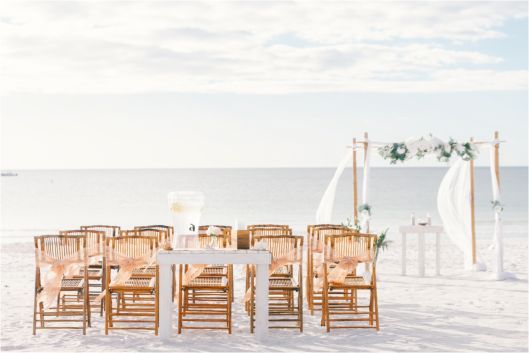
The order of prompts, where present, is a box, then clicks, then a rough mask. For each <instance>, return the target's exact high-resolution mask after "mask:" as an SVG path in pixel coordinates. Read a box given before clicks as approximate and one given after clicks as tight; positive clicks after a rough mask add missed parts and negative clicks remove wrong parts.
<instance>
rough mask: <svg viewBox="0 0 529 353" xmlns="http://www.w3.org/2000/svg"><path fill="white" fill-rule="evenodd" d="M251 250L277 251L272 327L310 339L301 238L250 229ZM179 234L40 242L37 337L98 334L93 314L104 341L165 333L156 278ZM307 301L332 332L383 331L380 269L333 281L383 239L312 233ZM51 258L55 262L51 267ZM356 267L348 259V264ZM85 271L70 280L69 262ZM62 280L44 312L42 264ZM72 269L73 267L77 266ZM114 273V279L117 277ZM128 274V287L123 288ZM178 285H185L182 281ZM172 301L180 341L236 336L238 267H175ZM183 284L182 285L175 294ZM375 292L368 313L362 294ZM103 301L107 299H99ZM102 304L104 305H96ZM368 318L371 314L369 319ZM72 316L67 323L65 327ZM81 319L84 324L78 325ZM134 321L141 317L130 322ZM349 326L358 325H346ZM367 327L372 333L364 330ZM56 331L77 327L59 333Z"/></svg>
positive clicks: (150, 229)
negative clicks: (121, 332)
mask: <svg viewBox="0 0 529 353" xmlns="http://www.w3.org/2000/svg"><path fill="white" fill-rule="evenodd" d="M217 227H218V228H220V229H221V231H222V232H221V234H220V235H219V236H218V237H216V241H217V243H218V244H217V246H218V247H221V248H225V247H230V246H232V234H231V233H232V232H231V227H229V226H217ZM207 228H208V226H201V227H200V229H199V233H201V234H200V235H199V243H200V246H203V247H205V246H208V245H210V244H209V243H210V237H209V236H207V235H205V234H204V232H205V231H206V230H207ZM248 232H249V237H250V241H249V243H250V244H251V246H256V244H258V243H261V244H264V245H265V246H266V248H267V249H268V250H269V251H270V252H271V254H272V258H273V260H274V262H273V263H274V264H275V267H273V268H271V273H270V276H269V313H270V328H294V329H298V330H299V331H300V332H302V331H303V293H304V291H303V278H304V276H303V266H302V264H303V245H304V239H305V237H303V236H296V235H292V229H291V228H290V227H289V226H287V225H270V224H266V225H252V226H248ZM172 237H173V230H172V227H169V226H164V225H152V226H141V227H135V228H134V229H132V230H121V229H120V227H117V226H102V225H97V226H83V227H81V229H80V230H70V231H61V232H60V235H58V236H38V237H35V248H36V254H37V266H36V279H35V303H34V304H35V305H34V317H33V322H34V323H33V333H34V334H35V332H36V329H41V328H52V327H51V326H46V324H47V323H52V322H53V323H65V322H81V323H82V325H81V327H75V328H82V330H83V333H86V327H87V326H88V327H89V326H91V308H97V309H98V311H99V312H100V314H101V315H103V313H104V314H105V333H106V334H108V332H109V330H113V329H149V330H153V331H154V332H155V334H157V333H158V288H159V285H158V284H159V274H158V266H157V265H156V262H155V260H154V259H155V255H156V252H157V250H158V248H159V247H160V246H162V245H163V244H165V243H167V242H171V241H172ZM307 242H308V244H307V260H306V261H307V262H306V263H307V271H306V277H305V278H306V298H307V304H308V309H309V310H310V313H311V315H314V312H315V311H321V313H322V316H321V324H322V326H326V328H327V331H330V330H331V328H345V327H373V328H376V329H377V330H378V328H379V320H378V302H377V292H376V269H375V264H373V263H371V264H370V266H371V268H370V270H369V273H370V278H368V281H366V280H365V278H364V277H365V276H364V277H362V276H360V275H357V273H356V266H354V268H353V267H350V266H349V267H348V270H347V271H348V273H347V275H346V276H345V280H344V281H340V283H334V282H332V281H329V275H330V274H331V277H332V273H333V271H334V269H335V268H337V267H338V268H340V267H343V266H344V264H347V263H348V262H347V261H350V259H351V258H357V259H358V258H359V257H361V256H362V255H366V254H372V253H373V250H374V249H375V244H376V236H375V235H371V234H359V233H355V232H352V231H351V230H349V229H348V228H346V227H343V226H337V225H312V226H309V227H308V229H307ZM50 259H51V260H50ZM348 259H349V260H348ZM74 260H77V266H78V267H79V268H80V270H79V271H77V272H76V273H75V274H74V275H73V276H72V275H68V273H67V272H68V271H66V272H65V271H64V270H65V268H67V267H68V266H64V264H65V263H66V264H68V262H72V263H75V261H74ZM42 264H48V265H51V266H52V269H53V268H54V266H55V267H56V268H55V269H56V270H57V268H59V267H60V266H63V272H60V274H61V276H62V279H61V282H60V290H59V294H60V295H58V296H57V298H56V301H55V302H54V306H50V305H45V302H44V300H41V299H42V298H41V296H42V297H44V298H45V297H46V296H45V295H43V294H46V290H45V288H44V283H43V281H42V279H41V265H42ZM70 267H72V266H70ZM116 272H117V275H116ZM124 273H127V275H126V276H125V277H126V278H125V279H124V280H123V278H122V280H120V276H122V277H123V275H124ZM176 277H178V281H177V280H176ZM172 280H173V297H174V299H175V300H177V301H178V332H179V333H181V332H182V330H184V329H223V330H227V331H228V332H229V333H231V331H232V319H231V316H232V310H231V309H232V303H233V301H234V296H233V266H232V265H230V264H209V265H204V266H201V267H198V268H197V266H196V265H195V266H186V265H182V266H180V267H179V269H176V267H173V279H172ZM255 280H256V274H255V268H253V267H252V266H247V267H246V297H245V308H246V311H247V313H248V315H249V317H250V330H251V332H253V330H254V316H255ZM177 283H178V285H177ZM363 290H366V291H368V293H369V295H368V301H367V304H365V305H361V304H362V303H360V298H359V295H358V292H359V291H363ZM102 298H103V300H102ZM99 301H101V303H100V304H99V303H98V302H99ZM366 309H367V310H366ZM65 317H66V318H65ZM74 317H77V318H74ZM133 317H134V318H135V319H134V320H133ZM345 321H349V322H353V323H355V324H354V325H352V324H351V325H345V326H344V325H340V324H339V323H343V322H345ZM359 321H367V322H368V324H367V325H358V324H357V323H358V322H359ZM58 328H74V327H71V326H58Z"/></svg>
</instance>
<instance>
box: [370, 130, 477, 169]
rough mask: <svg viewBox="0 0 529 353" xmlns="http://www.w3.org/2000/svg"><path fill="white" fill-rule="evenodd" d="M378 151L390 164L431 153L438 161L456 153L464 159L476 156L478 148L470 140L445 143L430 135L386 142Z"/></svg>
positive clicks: (452, 140)
mask: <svg viewBox="0 0 529 353" xmlns="http://www.w3.org/2000/svg"><path fill="white" fill-rule="evenodd" d="M378 153H379V154H380V156H381V157H382V158H384V159H389V162H390V163H391V164H396V163H397V162H399V161H400V162H404V161H406V160H409V159H412V158H414V157H415V158H417V159H421V158H424V157H425V156H426V155H427V154H433V155H435V156H436V157H437V160H439V161H440V162H448V161H449V160H450V158H452V156H454V155H457V156H459V157H461V158H462V159H463V160H465V161H470V160H473V159H475V158H476V155H477V153H478V150H477V149H475V148H474V147H473V146H472V144H471V143H470V142H464V143H458V142H456V141H455V140H454V139H452V138H450V140H449V141H448V142H447V143H445V142H443V141H442V140H440V139H438V138H437V137H435V136H433V135H430V136H429V137H428V138H424V137H420V138H411V139H408V140H406V141H405V142H394V143H388V144H387V145H384V146H382V147H379V148H378Z"/></svg>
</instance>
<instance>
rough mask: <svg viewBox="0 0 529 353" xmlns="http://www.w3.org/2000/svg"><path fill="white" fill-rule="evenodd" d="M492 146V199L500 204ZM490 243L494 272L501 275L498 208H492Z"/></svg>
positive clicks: (492, 145)
mask: <svg viewBox="0 0 529 353" xmlns="http://www.w3.org/2000/svg"><path fill="white" fill-rule="evenodd" d="M494 147H495V144H494V143H493V144H491V145H490V176H491V179H492V200H493V201H497V202H499V203H500V204H501V192H500V185H499V182H498V178H497V177H496V175H497V171H496V153H495V148H494ZM499 207H501V206H499ZM492 244H493V247H494V251H495V255H496V256H495V264H494V272H495V273H496V274H497V275H498V276H501V274H502V273H503V234H502V224H501V210H499V209H498V210H497V209H495V210H494V237H493V242H492Z"/></svg>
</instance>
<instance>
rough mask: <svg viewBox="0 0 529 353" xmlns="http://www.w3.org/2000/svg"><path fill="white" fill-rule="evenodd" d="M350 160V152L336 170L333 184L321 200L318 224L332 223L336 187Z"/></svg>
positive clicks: (317, 216) (317, 217)
mask: <svg viewBox="0 0 529 353" xmlns="http://www.w3.org/2000/svg"><path fill="white" fill-rule="evenodd" d="M350 158H351V154H350V151H349V150H348V151H347V152H346V153H345V155H344V156H343V157H342V159H341V160H340V164H338V168H336V171H335V172H334V176H333V177H332V179H331V182H330V183H329V185H328V186H327V189H326V190H325V193H324V194H323V197H322V198H321V201H320V205H319V206H318V210H317V211H316V223H319V224H323V223H331V222H332V209H333V206H334V199H335V196H336V187H337V186H338V181H339V180H340V177H341V176H342V174H343V171H344V169H345V167H346V166H347V163H348V162H349V159H350Z"/></svg>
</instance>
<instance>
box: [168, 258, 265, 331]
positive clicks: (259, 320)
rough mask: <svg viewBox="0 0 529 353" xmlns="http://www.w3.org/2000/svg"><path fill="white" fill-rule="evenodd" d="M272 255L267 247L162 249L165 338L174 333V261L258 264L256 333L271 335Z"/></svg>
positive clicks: (191, 263) (182, 262)
mask: <svg viewBox="0 0 529 353" xmlns="http://www.w3.org/2000/svg"><path fill="white" fill-rule="evenodd" d="M271 262H272V255H271V254H270V252H269V251H268V250H254V249H250V250H236V249H175V250H160V251H159V252H158V265H159V266H160V316H159V318H160V328H159V333H160V337H161V338H162V339H167V338H169V337H170V336H171V334H172V333H173V329H172V321H173V320H172V318H173V311H175V309H174V308H173V305H172V300H171V299H172V298H171V296H172V290H171V283H172V277H171V276H172V272H171V265H173V264H189V265H194V264H254V265H256V268H257V276H256V284H255V336H256V338H257V339H259V340H263V339H265V338H266V337H267V335H268V265H270V263H271Z"/></svg>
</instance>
